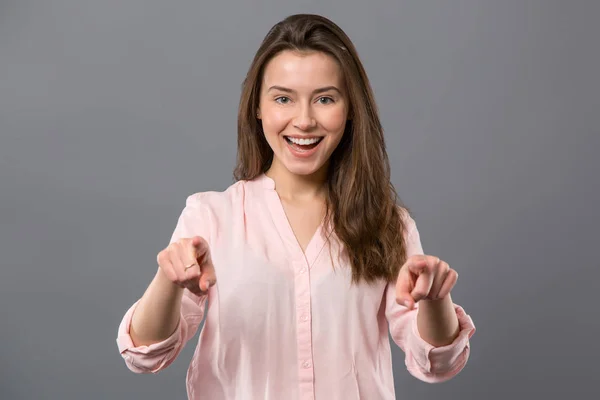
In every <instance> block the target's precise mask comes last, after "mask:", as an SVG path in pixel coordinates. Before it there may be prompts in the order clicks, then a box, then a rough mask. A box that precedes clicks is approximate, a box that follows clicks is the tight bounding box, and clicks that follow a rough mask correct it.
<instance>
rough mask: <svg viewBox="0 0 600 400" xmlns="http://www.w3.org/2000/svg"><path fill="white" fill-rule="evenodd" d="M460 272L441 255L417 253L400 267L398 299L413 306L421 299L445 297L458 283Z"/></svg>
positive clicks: (406, 304) (397, 287) (397, 283)
mask: <svg viewBox="0 0 600 400" xmlns="http://www.w3.org/2000/svg"><path fill="white" fill-rule="evenodd" d="M457 279H458V274H457V273H456V271H455V270H453V269H451V268H450V266H449V265H448V263H446V262H445V261H442V260H440V259H439V257H435V256H428V255H415V256H412V257H410V258H409V259H408V260H406V263H404V265H403V266H402V268H400V272H399V274H398V280H397V281H396V301H397V302H398V304H403V305H405V306H406V307H408V308H413V307H414V305H415V303H417V302H419V301H420V300H437V299H443V298H444V297H446V296H448V295H449V294H450V291H451V290H452V288H453V287H454V285H455V284H456V280H457Z"/></svg>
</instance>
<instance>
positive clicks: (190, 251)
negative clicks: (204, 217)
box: [156, 236, 217, 295]
mask: <svg viewBox="0 0 600 400" xmlns="http://www.w3.org/2000/svg"><path fill="white" fill-rule="evenodd" d="M156 260H157V262H158V265H159V267H160V270H161V272H162V273H163V275H164V276H165V277H166V278H167V279H168V280H169V281H171V282H172V283H174V284H175V285H177V286H179V287H180V288H187V289H189V290H190V291H191V292H192V293H195V294H197V295H204V294H206V292H207V291H208V288H209V287H211V286H213V285H214V284H215V283H216V281H217V277H216V275H215V267H214V265H213V263H212V259H211V256H210V249H209V248H208V243H207V242H206V240H204V239H203V238H201V237H200V236H194V237H193V238H184V239H179V240H178V241H176V242H173V243H171V244H169V245H168V246H167V247H166V248H165V249H163V250H162V251H161V252H160V253H158V256H157V257H156Z"/></svg>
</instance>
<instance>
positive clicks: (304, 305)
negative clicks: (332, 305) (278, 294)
mask: <svg viewBox="0 0 600 400" xmlns="http://www.w3.org/2000/svg"><path fill="white" fill-rule="evenodd" d="M292 268H293V269H294V275H295V300H296V315H297V316H296V332H297V345H298V347H297V349H298V350H297V356H298V378H299V389H300V392H301V393H302V396H304V397H302V398H313V397H314V374H313V372H314V371H313V363H312V353H313V349H312V331H311V318H310V313H311V303H310V298H311V296H310V270H309V269H308V265H307V262H306V260H302V261H300V260H296V261H294V262H293V263H292Z"/></svg>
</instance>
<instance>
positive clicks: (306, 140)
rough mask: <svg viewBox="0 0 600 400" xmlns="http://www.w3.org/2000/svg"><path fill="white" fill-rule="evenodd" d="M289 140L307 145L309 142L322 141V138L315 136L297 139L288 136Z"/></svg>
mask: <svg viewBox="0 0 600 400" xmlns="http://www.w3.org/2000/svg"><path fill="white" fill-rule="evenodd" d="M288 139H289V141H290V142H292V143H296V144H299V145H301V146H307V145H309V144H315V143H317V142H318V141H320V140H321V139H322V138H313V139H296V138H292V137H288Z"/></svg>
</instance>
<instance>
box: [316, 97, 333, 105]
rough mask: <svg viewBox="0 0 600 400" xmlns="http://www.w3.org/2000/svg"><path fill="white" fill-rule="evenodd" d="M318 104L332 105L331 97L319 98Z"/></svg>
mask: <svg viewBox="0 0 600 400" xmlns="http://www.w3.org/2000/svg"><path fill="white" fill-rule="evenodd" d="M319 102H321V104H330V103H333V99H332V98H331V97H320V98H319Z"/></svg>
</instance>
